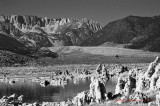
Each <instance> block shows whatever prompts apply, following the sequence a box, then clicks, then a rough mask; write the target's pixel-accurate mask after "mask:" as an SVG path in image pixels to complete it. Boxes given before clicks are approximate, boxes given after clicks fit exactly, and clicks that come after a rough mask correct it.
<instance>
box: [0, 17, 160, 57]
mask: <svg viewBox="0 0 160 106" xmlns="http://www.w3.org/2000/svg"><path fill="white" fill-rule="evenodd" d="M106 42H112V43H114V44H124V45H125V46H124V47H126V48H132V49H143V50H149V51H156V52H160V16H154V17H140V16H128V17H126V18H123V19H119V20H116V21H113V22H110V23H108V24H107V25H106V26H104V27H102V26H101V25H100V24H99V23H98V22H96V21H93V20H89V19H87V18H85V19H69V18H59V19H48V18H47V17H37V16H29V15H28V16H27V15H25V16H20V15H10V16H0V50H7V51H10V52H13V53H16V54H20V55H25V56H29V57H31V58H39V57H52V58H56V57H58V54H56V53H54V52H52V51H50V50H49V49H48V48H47V47H58V46H99V45H102V44H104V43H106Z"/></svg>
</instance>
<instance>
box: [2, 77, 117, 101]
mask: <svg viewBox="0 0 160 106" xmlns="http://www.w3.org/2000/svg"><path fill="white" fill-rule="evenodd" d="M90 83H91V81H90V78H85V79H78V80H77V81H76V83H75V81H73V80H72V79H70V80H67V85H65V86H53V85H49V86H46V87H42V86H41V85H40V84H39V83H37V82H32V81H31V80H27V81H25V82H23V81H16V83H14V84H9V83H3V82H0V98H2V97H3V96H4V95H7V96H9V95H12V94H13V93H16V94H17V95H18V96H20V95H24V99H23V101H24V102H28V103H33V102H38V103H42V102H43V101H44V102H60V101H65V100H67V99H68V98H73V97H74V96H76V95H77V93H80V92H82V91H84V90H89V85H90ZM115 85H116V80H115V79H114V78H113V79H110V80H109V81H108V82H107V84H106V89H107V92H114V90H115Z"/></svg>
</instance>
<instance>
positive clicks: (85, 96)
mask: <svg viewBox="0 0 160 106" xmlns="http://www.w3.org/2000/svg"><path fill="white" fill-rule="evenodd" d="M159 73H160V58H159V57H156V59H155V60H154V61H153V62H151V63H150V64H149V66H148V68H147V70H144V69H141V68H138V67H136V68H132V69H130V68H128V67H127V66H121V67H119V68H113V70H112V71H110V70H108V68H107V66H105V65H103V64H100V65H98V66H97V68H95V70H94V71H88V70H86V69H83V70H74V71H68V70H65V71H60V70H59V71H55V72H54V73H53V74H52V75H53V76H52V77H33V78H32V81H34V82H37V83H40V84H41V85H42V86H44V87H45V86H47V85H53V86H64V85H66V84H67V80H68V79H73V80H74V81H75V83H76V80H77V79H78V78H86V77H90V80H91V83H90V85H89V89H88V90H86V91H83V92H80V93H78V94H77V96H75V97H73V98H71V99H68V100H67V101H61V102H42V103H41V104H38V103H36V102H35V103H32V104H30V103H24V102H23V96H19V97H18V96H16V94H13V95H11V96H8V97H7V96H4V97H2V98H1V99H0V103H1V104H4V105H9V106H10V105H14V106H85V105H87V106H88V105H92V106H97V105H98V104H101V105H102V106H103V105H105V104H108V105H109V104H110V105H113V104H119V105H121V104H127V103H132V104H144V105H156V104H158V106H159V100H160V93H159V92H160V86H159V83H160V78H159V77H160V74H159ZM111 77H117V78H118V79H117V84H116V88H115V92H107V91H106V89H107V87H106V83H107V82H108V80H110V79H111ZM5 80H6V79H5ZM7 82H9V83H14V82H16V80H14V79H8V81H7ZM20 97H21V98H20ZM11 98H12V99H11Z"/></svg>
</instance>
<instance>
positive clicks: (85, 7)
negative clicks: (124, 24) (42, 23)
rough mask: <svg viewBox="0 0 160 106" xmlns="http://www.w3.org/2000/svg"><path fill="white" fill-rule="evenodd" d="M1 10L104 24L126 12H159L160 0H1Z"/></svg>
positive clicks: (146, 13)
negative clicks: (89, 20) (85, 19)
mask: <svg viewBox="0 0 160 106" xmlns="http://www.w3.org/2000/svg"><path fill="white" fill-rule="evenodd" d="M2 14H3V15H36V16H40V17H48V18H53V19H55V18H78V19H82V18H88V19H92V20H95V21H97V22H98V23H100V24H101V25H102V26H104V25H106V24H107V23H109V22H111V21H114V20H117V19H121V18H124V17H127V16H129V15H135V16H150V17H151V16H156V15H160V0H0V15H2Z"/></svg>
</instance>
